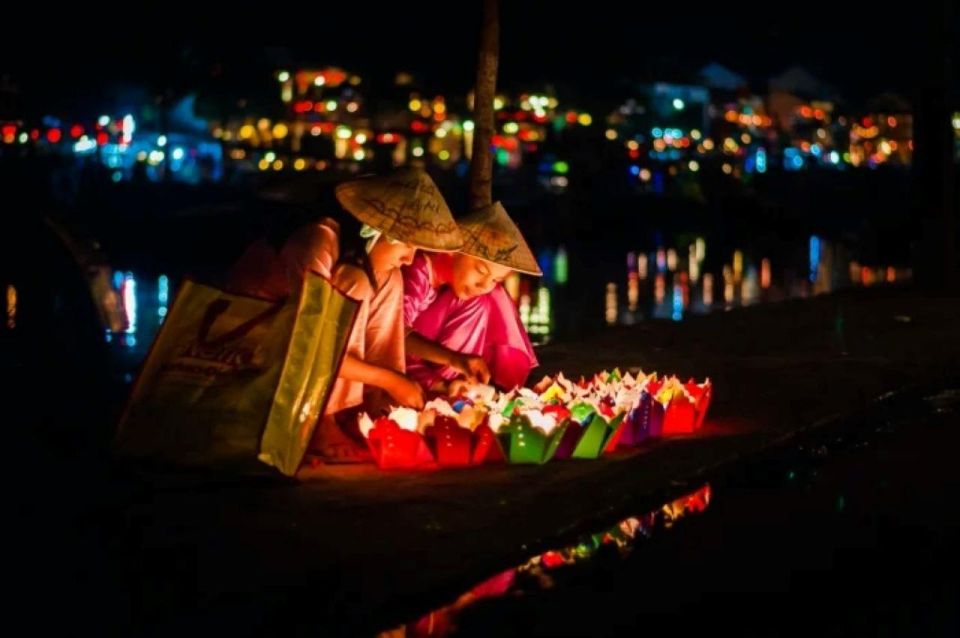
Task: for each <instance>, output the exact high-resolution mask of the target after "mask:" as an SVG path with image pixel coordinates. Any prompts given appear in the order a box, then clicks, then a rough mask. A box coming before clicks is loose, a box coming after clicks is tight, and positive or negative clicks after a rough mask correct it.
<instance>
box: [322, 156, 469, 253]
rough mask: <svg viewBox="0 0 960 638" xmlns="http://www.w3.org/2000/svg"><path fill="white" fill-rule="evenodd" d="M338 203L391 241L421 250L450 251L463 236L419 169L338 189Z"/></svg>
mask: <svg viewBox="0 0 960 638" xmlns="http://www.w3.org/2000/svg"><path fill="white" fill-rule="evenodd" d="M336 193H337V200H338V201H339V202H340V204H341V205H342V206H343V207H344V208H346V209H347V210H348V211H350V213H351V214H352V215H353V216H354V217H356V218H357V219H359V220H360V221H362V222H363V223H365V224H367V225H368V226H371V227H373V228H375V229H377V230H379V231H380V232H382V233H383V234H384V235H386V236H387V237H390V238H391V239H397V240H399V241H403V242H407V243H410V244H413V245H414V246H417V247H419V248H426V249H429V250H443V251H451V250H456V249H458V248H459V247H460V246H461V245H462V244H463V237H462V235H461V233H460V230H459V228H458V227H457V222H456V221H454V219H453V215H451V214H450V209H449V208H448V207H447V203H446V202H445V201H444V199H443V196H442V195H441V194H440V190H439V189H438V188H437V185H436V184H435V183H434V182H433V180H432V179H431V178H430V176H429V175H427V173H426V172H424V171H423V170H421V169H418V168H402V169H400V170H398V171H396V172H394V173H392V174H390V175H386V176H382V177H381V176H370V177H361V178H360V179H355V180H351V181H349V182H344V183H342V184H340V185H339V186H337V190H336Z"/></svg>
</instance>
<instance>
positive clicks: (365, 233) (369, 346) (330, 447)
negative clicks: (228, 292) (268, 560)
mask: <svg viewBox="0 0 960 638" xmlns="http://www.w3.org/2000/svg"><path fill="white" fill-rule="evenodd" d="M336 196H337V200H338V201H339V203H340V205H341V206H343V208H344V209H346V210H347V211H348V212H349V213H350V214H351V215H352V216H353V217H354V218H355V220H351V219H344V220H343V221H342V223H341V224H337V223H335V222H332V220H329V219H324V220H322V221H320V222H318V223H315V224H308V225H306V226H304V227H302V228H300V229H298V230H297V231H296V232H294V233H293V234H292V235H291V237H290V238H289V239H288V240H287V241H286V242H285V243H284V244H283V247H282V249H281V250H280V252H279V255H278V258H277V259H274V260H273V262H272V266H271V267H269V268H261V269H260V270H261V277H260V283H261V284H263V282H267V284H264V285H259V286H258V285H257V281H256V279H257V278H256V277H250V276H249V274H250V272H251V271H252V270H253V268H251V267H250V266H247V265H244V263H243V260H241V263H240V264H238V266H237V267H236V268H235V269H234V275H235V276H234V277H233V281H234V286H232V287H233V288H234V289H235V290H238V291H240V292H258V293H260V294H261V295H263V294H264V292H267V293H268V294H270V295H272V296H273V297H278V296H283V295H284V294H290V293H291V292H293V291H294V290H296V289H297V286H298V284H299V282H300V281H302V278H303V276H304V274H305V273H306V272H308V271H314V272H317V273H318V274H321V275H324V276H328V277H329V278H330V279H331V281H332V282H333V284H334V285H335V286H336V287H337V288H339V289H340V290H341V291H343V292H344V293H346V294H347V295H348V296H350V297H353V298H354V299H357V300H358V301H360V308H359V310H358V314H357V319H356V323H355V325H354V329H353V332H352V333H351V335H350V339H349V341H348V344H347V352H346V355H345V356H344V359H343V363H342V365H341V367H340V370H339V372H338V375H337V380H336V381H335V382H334V386H333V388H332V390H331V392H330V396H329V399H328V402H327V407H326V410H325V412H324V417H323V418H322V419H321V422H320V424H319V426H318V427H317V430H316V435H315V437H314V442H313V445H312V447H313V448H314V449H315V450H316V451H319V452H321V454H322V455H323V456H324V457H325V458H327V459H328V460H355V457H356V456H357V455H358V454H360V450H363V449H365V448H363V447H362V446H359V445H356V441H353V440H352V439H350V438H349V437H346V436H344V434H343V432H342V431H341V428H340V427H339V426H338V425H337V420H338V416H339V417H340V420H341V421H342V422H344V423H346V422H347V421H348V418H347V415H348V414H351V413H352V412H354V411H355V410H356V409H357V408H359V407H360V406H361V405H362V406H363V408H364V409H366V410H368V411H371V412H374V413H375V412H376V411H378V409H381V408H383V407H386V406H387V405H389V404H394V405H396V404H399V405H403V406H408V407H414V408H420V407H422V406H423V402H424V397H423V389H422V387H421V386H420V385H419V384H418V383H416V382H415V381H413V380H411V379H410V378H409V377H407V376H406V375H405V374H404V372H405V363H406V357H405V349H404V342H405V330H404V324H403V278H402V276H401V272H400V268H401V266H403V265H409V264H411V263H412V262H413V259H414V256H415V254H416V251H417V249H418V248H424V249H428V250H433V251H446V250H453V249H456V248H459V247H460V246H461V245H462V243H463V240H462V235H461V233H460V231H459V228H458V226H457V223H456V222H455V221H454V219H453V216H452V215H451V214H450V209H449V208H448V207H447V204H446V202H445V201H444V199H443V197H442V196H441V194H440V191H439V190H438V189H437V186H436V184H434V182H433V180H432V179H431V178H430V176H429V175H427V174H426V173H425V172H424V171H422V170H419V169H412V168H406V169H401V170H398V171H396V172H395V173H393V174H391V175H388V176H385V177H379V176H372V177H363V178H360V179H356V180H352V181H349V182H345V183H343V184H340V185H339V186H338V187H337V189H336ZM351 226H352V227H353V228H351ZM338 235H340V237H339V240H340V242H339V244H340V245H339V246H338ZM438 254H439V253H438ZM256 263H259V264H262V263H263V261H262V260H259V261H258V262H256ZM284 282H287V284H286V286H285V285H284ZM277 293H280V294H277Z"/></svg>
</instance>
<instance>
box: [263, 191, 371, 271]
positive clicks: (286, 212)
mask: <svg viewBox="0 0 960 638" xmlns="http://www.w3.org/2000/svg"><path fill="white" fill-rule="evenodd" d="M284 186H285V185H281V186H280V187H278V188H277V192H278V193H279V194H278V195H274V199H276V200H279V203H278V202H277V201H274V202H270V201H264V200H260V204H261V206H263V207H264V210H263V211H262V213H263V214H261V218H262V219H265V220H267V222H266V227H265V228H264V232H263V234H264V235H265V236H266V238H267V241H268V242H269V243H270V244H271V245H272V246H273V247H274V249H275V250H277V251H278V252H279V251H280V250H281V248H282V247H283V245H284V244H285V243H286V242H287V240H288V239H290V237H291V236H292V235H293V233H295V232H296V231H297V229H299V228H301V227H302V226H304V225H305V224H310V223H316V222H318V221H320V220H321V219H323V218H324V217H330V218H332V219H333V220H334V221H336V222H337V223H338V224H339V225H340V258H339V260H338V263H344V264H350V265H351V266H356V267H357V268H360V269H361V270H363V272H364V273H366V275H367V279H369V280H370V285H371V286H373V288H374V289H376V288H377V278H376V277H375V276H374V274H373V266H372V265H371V264H370V256H369V255H367V251H366V242H367V240H366V239H364V238H363V237H361V236H360V229H361V227H362V224H361V222H360V221H359V220H357V218H356V217H354V216H353V215H351V214H350V213H348V212H347V211H345V210H344V209H343V207H342V206H340V203H339V202H338V201H337V199H336V197H335V195H334V189H333V188H330V187H325V188H320V189H313V188H312V189H311V190H310V191H308V192H307V193H306V194H302V193H298V192H294V193H293V194H292V195H288V194H286V193H285V191H283V187H284ZM310 186H311V187H313V186H314V185H313V184H312V183H311V184H310Z"/></svg>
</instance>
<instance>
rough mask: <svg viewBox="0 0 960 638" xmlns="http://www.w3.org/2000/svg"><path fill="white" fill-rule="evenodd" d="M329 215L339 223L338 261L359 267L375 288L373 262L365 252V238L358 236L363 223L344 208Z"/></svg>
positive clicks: (375, 279) (375, 280)
mask: <svg viewBox="0 0 960 638" xmlns="http://www.w3.org/2000/svg"><path fill="white" fill-rule="evenodd" d="M337 213H338V214H336V215H330V217H332V218H333V219H335V220H336V221H337V223H339V224H340V263H342V264H350V265H351V266H356V267H357V268H360V269H361V270H362V271H363V272H364V273H366V275H367V279H368V280H370V285H371V286H372V287H373V289H374V290H376V289H377V278H376V276H375V275H374V274H373V264H371V263H370V255H368V254H367V240H366V239H365V238H363V237H361V236H360V229H361V228H362V227H363V224H362V223H361V222H360V221H359V220H358V219H357V218H356V217H354V216H353V215H351V214H350V213H347V212H346V211H344V210H342V209H341V210H338V211H337Z"/></svg>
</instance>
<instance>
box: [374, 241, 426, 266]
mask: <svg viewBox="0 0 960 638" xmlns="http://www.w3.org/2000/svg"><path fill="white" fill-rule="evenodd" d="M416 254H417V248H416V246H414V245H412V244H407V243H404V242H398V241H390V240H387V239H386V238H384V237H381V238H380V239H378V240H377V242H376V243H375V244H374V245H373V248H372V249H371V250H370V265H371V266H372V267H373V270H374V271H375V272H387V271H389V270H393V269H394V268H400V267H401V266H409V265H410V264H412V263H413V256H414V255H416Z"/></svg>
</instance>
